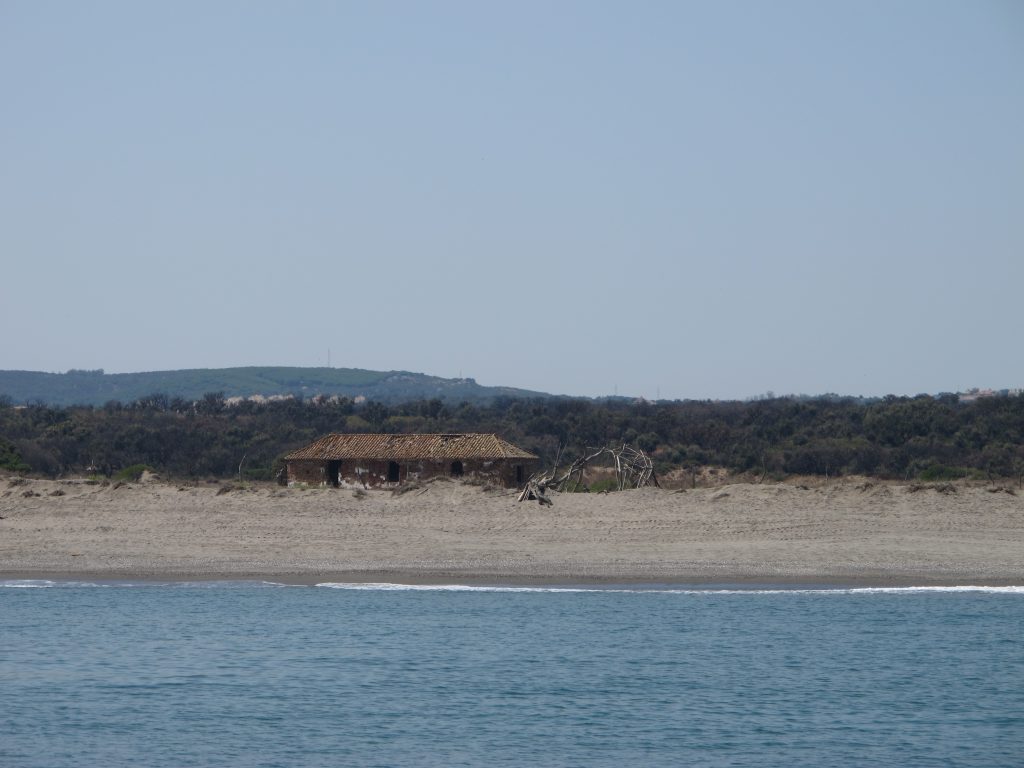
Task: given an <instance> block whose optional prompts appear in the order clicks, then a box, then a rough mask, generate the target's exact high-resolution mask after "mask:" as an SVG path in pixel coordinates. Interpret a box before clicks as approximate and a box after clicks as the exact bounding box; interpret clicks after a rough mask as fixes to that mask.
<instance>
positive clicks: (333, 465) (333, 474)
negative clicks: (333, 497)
mask: <svg viewBox="0 0 1024 768" xmlns="http://www.w3.org/2000/svg"><path fill="white" fill-rule="evenodd" d="M340 474H341V462H340V461H328V462H327V484H328V485H330V486H332V487H334V488H337V487H338V486H339V485H341V480H340V478H339V475H340Z"/></svg>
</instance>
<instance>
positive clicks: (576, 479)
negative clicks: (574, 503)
mask: <svg viewBox="0 0 1024 768" xmlns="http://www.w3.org/2000/svg"><path fill="white" fill-rule="evenodd" d="M561 455H562V448H561V447H559V449H558V456H556V458H555V463H554V466H552V468H551V469H549V470H546V471H544V472H538V473H535V474H533V475H531V476H530V478H529V479H528V480H527V481H526V486H525V487H524V488H523V490H522V492H521V493H520V494H519V501H537V502H538V503H539V504H541V505H546V504H551V499H550V498H548V496H547V491H548V489H549V488H554V489H555V490H557V491H576V490H577V489H578V488H579V487H580V484H581V483H582V482H583V473H584V471H585V470H586V469H587V467H588V466H589V465H590V464H591V463H592V462H593V461H595V460H596V459H599V458H601V457H602V456H608V457H610V458H611V461H612V462H613V464H614V465H615V479H616V484H617V486H618V489H619V490H620V491H622V490H625V489H626V488H641V487H643V486H645V485H654V486H658V478H657V477H656V476H655V474H654V462H653V461H651V457H650V456H648V455H647V454H646V453H644V451H643V450H642V449H641V448H638V447H635V446H632V445H629V444H628V443H623V444H622V446H621V447H609V446H606V447H603V448H587V453H586V454H584V455H583V456H580V457H579V458H577V459H575V460H574V461H573V462H572V463H571V464H569V466H568V467H567V468H566V469H564V470H563V471H561V472H559V460H560V458H561ZM659 487H660V486H659Z"/></svg>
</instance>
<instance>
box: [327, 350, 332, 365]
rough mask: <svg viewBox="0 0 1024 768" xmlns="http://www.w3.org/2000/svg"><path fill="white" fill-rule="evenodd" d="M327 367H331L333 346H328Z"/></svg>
mask: <svg viewBox="0 0 1024 768" xmlns="http://www.w3.org/2000/svg"><path fill="white" fill-rule="evenodd" d="M327 367H328V368H330V367H331V348H330V347H328V348H327Z"/></svg>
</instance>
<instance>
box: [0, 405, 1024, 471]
mask: <svg viewBox="0 0 1024 768" xmlns="http://www.w3.org/2000/svg"><path fill="white" fill-rule="evenodd" d="M356 431H383V432H497V433H499V434H501V435H502V436H503V437H505V438H506V439H508V440H510V441H512V442H513V443H516V444H518V445H521V446H522V447H524V448H526V449H528V450H532V451H534V452H535V453H538V454H539V455H540V456H541V457H542V458H543V459H544V460H545V461H551V460H553V458H554V456H555V455H556V454H557V452H558V450H559V448H560V447H562V448H564V450H565V452H566V454H567V455H570V456H572V455H578V454H579V453H582V452H583V450H584V449H585V448H586V447H587V446H597V445H604V444H608V443H609V442H621V441H629V442H633V443H636V444H639V445H640V446H642V447H643V448H644V449H645V450H647V451H649V452H650V453H651V454H652V455H653V456H654V458H655V461H656V465H657V468H658V471H659V472H661V473H664V472H665V471H666V470H668V469H671V468H673V467H687V468H690V467H693V466H697V465H709V464H710V465H719V466H724V467H728V468H730V469H733V470H735V471H746V472H751V473H757V474H759V475H761V474H764V475H768V474H771V475H773V476H777V475H781V474H787V473H789V474H820V475H825V474H828V475H837V474H850V473H860V474H877V475H882V476H889V477H899V478H910V477H920V478H922V479H943V480H944V479H950V478H954V477H962V476H968V475H970V474H972V473H973V474H978V475H981V476H986V475H989V474H992V475H1002V476H1013V477H1017V476H1019V475H1020V474H1021V473H1022V472H1024V447H1022V442H1024V397H1022V396H1009V397H990V398H983V399H980V400H977V401H975V402H971V403H960V402H959V401H958V400H957V398H956V397H955V396H948V395H944V396H940V397H929V396H919V397H914V398H904V397H888V398H885V399H881V400H875V401H864V400H855V399H852V398H847V399H844V398H818V399H797V398H773V399H768V400H758V401H753V402H710V401H681V402H661V403H649V402H637V403H633V402H628V401H624V400H609V401H589V400H574V399H567V398H563V399H536V400H513V399H509V400H499V401H496V402H494V403H491V404H490V405H481V404H479V403H477V404H468V403H463V404H461V405H453V404H448V403H444V402H442V401H440V400H419V401H415V402H410V403H405V404H402V405H395V406H386V405H382V404H380V403H372V402H371V403H367V404H365V405H357V404H355V403H353V402H352V401H351V400H348V399H344V398H341V399H313V400H306V401H303V400H283V401H273V402H262V403H259V402H252V401H245V402H242V403H240V404H233V405H232V404H228V402H226V401H225V400H224V398H223V396H221V395H220V394H219V393H210V394H208V395H206V396H204V397H203V398H201V399H200V400H199V401H197V402H196V403H188V402H185V401H183V400H181V399H180V398H168V397H167V396H164V395H152V396H149V397H146V398H142V399H141V400H139V401H137V402H135V403H131V404H122V403H118V402H110V403H107V404H106V405H105V406H103V407H99V408H93V407H71V408H53V407H48V406H45V405H31V406H27V407H20V408H15V407H12V406H11V404H10V402H9V401H6V402H5V401H3V399H2V398H0V468H3V469H7V470H9V471H27V470H31V471H34V472H39V473H43V474H60V473H83V472H101V473H104V474H108V475H111V474H113V473H115V472H117V471H119V470H121V469H123V468H125V467H130V466H131V465H134V464H145V465H147V466H150V467H152V468H153V469H154V470H156V471H158V472H161V473H164V474H167V475H171V476H178V477H189V476H192V477H201V476H220V477H227V476H233V475H237V474H239V473H241V474H242V476H243V477H248V478H253V479H256V478H260V479H265V478H272V477H273V476H274V474H275V472H276V470H277V468H278V466H277V462H278V460H279V458H280V457H281V456H282V455H284V454H285V453H286V452H288V451H290V450H292V449H294V448H297V447H299V446H301V445H303V444H305V443H308V442H310V441H312V440H313V439H315V438H316V437H318V436H319V435H322V434H324V433H327V432H356Z"/></svg>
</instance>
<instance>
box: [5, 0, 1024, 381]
mask: <svg viewBox="0 0 1024 768" xmlns="http://www.w3.org/2000/svg"><path fill="white" fill-rule="evenodd" d="M0 94H2V98H3V100H2V119H0V326H2V328H3V334H2V337H0V339H2V341H0V369H20V370H41V371H65V370H68V369H70V368H85V369H96V368H103V369H105V370H106V371H107V372H130V371H150V370H167V369H177V368H217V367H227V366H242V365H298V366H317V365H326V364H328V355H329V356H330V357H329V362H330V364H331V365H332V366H335V367H353V368H368V369H373V370H409V371H418V372H424V373H428V374H432V375H438V376H445V377H457V376H464V377H474V378H476V380H477V381H478V382H480V383H481V384H487V385H506V386H516V387H524V388H529V389H536V390H542V391H546V392H553V393H564V394H572V395H588V396H600V395H608V394H615V393H617V394H620V395H622V394H625V395H636V396H644V397H647V398H654V397H660V398H680V399H686V398H698V399H705V398H711V399H719V398H720V399H731V398H746V397H752V396H757V395H761V394H765V393H768V392H774V393H776V394H811V395H814V394H824V393H839V394H845V395H864V396H876V395H885V394H897V395H913V394H917V393H938V392H948V391H961V390H964V389H967V388H969V387H992V388H996V389H1001V388H1017V387H1024V355H1022V354H1021V353H1022V330H1024V315H1022V309H1021V305H1022V302H1021V298H1022V289H1024V4H1022V3H1020V2H1017V1H1016V0H1006V1H1000V0H957V1H956V2H950V1H948V0H901V2H881V1H879V0H850V1H848V2H839V1H836V2H820V1H819V0H813V1H808V2H797V1H793V0H778V1H777V2H770V3H768V2H754V1H753V0H750V1H749V2H742V1H740V0H725V1H724V2H718V1H714V2H712V1H711V0H708V2H687V1H686V0H671V1H669V2H644V1H642V0H641V1H639V2H625V1H623V2H592V1H587V2H573V1H572V0H559V2H554V3H552V2H547V1H546V2H534V1H532V0H516V2H504V3H498V2H484V3H481V2H476V1H472V2H446V1H444V0H438V1H433V2H429V3H423V2H388V1H383V2H362V3H355V2H313V1H312V0H309V1H307V2H303V3H285V2H259V1H252V0H246V1H245V2H228V1H227V0H219V1H217V2H208V1H206V0H203V1H202V2H196V1H194V0H176V2H173V3H154V2H146V3H139V2H135V1H134V0H132V1H130V2H108V1H105V0H95V1H94V2H89V3H80V2H71V1H66V2H54V1H53V0H26V1H22V0H0Z"/></svg>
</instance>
